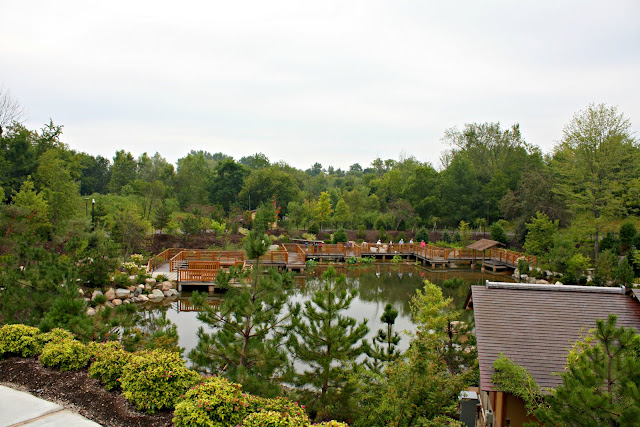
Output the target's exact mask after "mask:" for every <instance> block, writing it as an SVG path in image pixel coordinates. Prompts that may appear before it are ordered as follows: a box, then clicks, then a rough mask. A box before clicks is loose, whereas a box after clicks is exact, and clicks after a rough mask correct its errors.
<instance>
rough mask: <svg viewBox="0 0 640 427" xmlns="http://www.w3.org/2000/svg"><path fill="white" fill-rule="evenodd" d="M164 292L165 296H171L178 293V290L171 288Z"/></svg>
mask: <svg viewBox="0 0 640 427" xmlns="http://www.w3.org/2000/svg"><path fill="white" fill-rule="evenodd" d="M163 294H164V296H165V297H167V298H171V297H175V296H176V295H178V291H176V290H175V289H169V290H168V291H164V292H163Z"/></svg>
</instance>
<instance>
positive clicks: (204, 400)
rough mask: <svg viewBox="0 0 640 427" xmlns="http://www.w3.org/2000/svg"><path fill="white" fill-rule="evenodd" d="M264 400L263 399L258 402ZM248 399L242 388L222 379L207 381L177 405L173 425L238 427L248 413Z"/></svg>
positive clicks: (208, 379) (191, 391)
mask: <svg viewBox="0 0 640 427" xmlns="http://www.w3.org/2000/svg"><path fill="white" fill-rule="evenodd" d="M258 400H259V401H261V399H258ZM248 406H249V400H248V399H247V397H246V395H244V394H243V393H242V386H241V385H239V384H234V383H232V382H229V381H227V380H226V379H224V378H220V377H215V376H214V377H209V378H207V380H206V381H205V382H204V383H202V384H200V385H197V386H195V387H192V388H191V390H189V391H187V393H186V394H185V396H184V398H183V399H181V401H180V403H178V404H177V405H176V409H175V412H174V417H173V422H174V424H175V425H176V426H178V427H180V426H194V427H195V426H212V427H223V426H235V425H240V423H241V422H242V420H243V419H244V418H245V416H246V415H247V413H248V409H247V407H248Z"/></svg>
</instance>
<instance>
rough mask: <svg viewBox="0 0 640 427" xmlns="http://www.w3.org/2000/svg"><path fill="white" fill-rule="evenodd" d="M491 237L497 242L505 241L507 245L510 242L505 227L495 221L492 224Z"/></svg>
mask: <svg viewBox="0 0 640 427" xmlns="http://www.w3.org/2000/svg"><path fill="white" fill-rule="evenodd" d="M490 231H491V238H492V239H493V240H495V241H496V242H500V243H504V244H505V245H506V244H507V243H509V238H508V237H507V233H505V231H504V228H502V226H501V225H500V223H498V222H494V223H493V224H491V228H490Z"/></svg>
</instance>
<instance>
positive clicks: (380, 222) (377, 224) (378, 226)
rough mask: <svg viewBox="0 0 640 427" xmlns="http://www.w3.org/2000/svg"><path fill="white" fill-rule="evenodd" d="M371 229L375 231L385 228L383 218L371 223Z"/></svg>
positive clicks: (385, 223)
mask: <svg viewBox="0 0 640 427" xmlns="http://www.w3.org/2000/svg"><path fill="white" fill-rule="evenodd" d="M373 228H375V229H376V230H380V229H381V228H382V229H385V228H387V222H386V221H385V220H384V217H382V216H379V217H378V218H376V221H375V222H374V223H373Z"/></svg>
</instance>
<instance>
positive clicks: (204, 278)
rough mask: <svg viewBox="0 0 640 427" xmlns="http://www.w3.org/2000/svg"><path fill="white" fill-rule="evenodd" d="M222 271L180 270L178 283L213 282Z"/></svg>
mask: <svg viewBox="0 0 640 427" xmlns="http://www.w3.org/2000/svg"><path fill="white" fill-rule="evenodd" d="M218 271H220V270H194V269H190V270H178V282H213V281H214V280H215V279H216V276H217V275H218Z"/></svg>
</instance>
